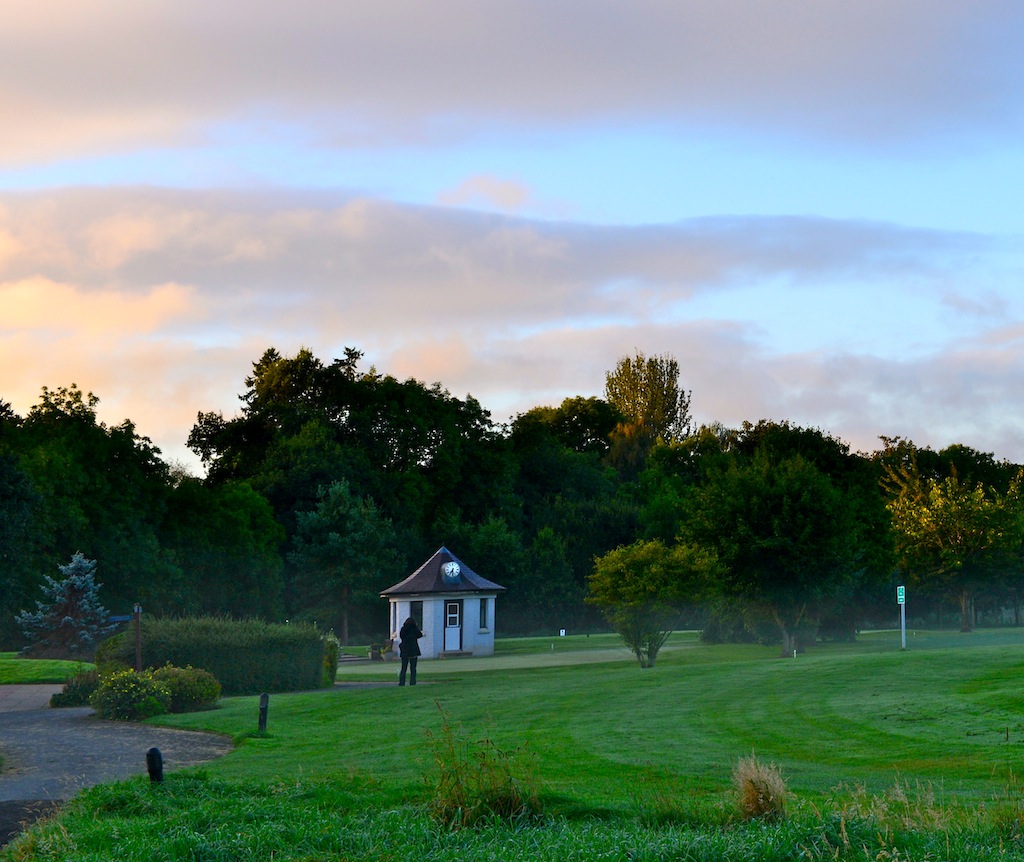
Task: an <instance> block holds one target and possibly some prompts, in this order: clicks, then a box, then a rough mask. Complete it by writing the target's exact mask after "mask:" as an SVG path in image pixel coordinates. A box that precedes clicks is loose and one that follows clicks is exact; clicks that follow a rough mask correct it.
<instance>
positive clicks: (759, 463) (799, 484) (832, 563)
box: [682, 451, 864, 655]
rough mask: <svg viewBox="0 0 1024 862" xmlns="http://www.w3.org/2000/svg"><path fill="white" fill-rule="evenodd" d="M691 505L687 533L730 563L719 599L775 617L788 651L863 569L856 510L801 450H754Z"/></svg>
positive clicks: (754, 614) (712, 480)
mask: <svg viewBox="0 0 1024 862" xmlns="http://www.w3.org/2000/svg"><path fill="white" fill-rule="evenodd" d="M686 505H687V516H686V519H685V523H684V526H683V530H682V535H683V536H684V537H685V538H686V539H688V540H689V541H692V542H695V543H697V544H699V545H701V546H702V547H706V548H709V549H713V550H714V551H715V552H716V553H717V556H718V559H719V561H720V562H721V564H722V567H723V571H722V575H721V577H719V578H718V579H717V580H716V581H715V585H714V589H713V590H712V597H713V598H715V599H717V600H719V601H720V602H724V603H726V604H730V605H733V606H736V607H739V608H741V609H742V610H743V612H744V613H745V614H747V616H748V618H750V619H752V620H754V619H757V618H763V619H769V620H771V621H772V622H774V624H775V625H776V626H777V628H778V631H779V633H780V634H781V637H782V654H783V655H788V654H790V653H791V652H792V651H793V650H794V649H796V648H797V647H798V639H799V634H800V632H801V630H802V629H810V630H811V632H813V631H814V630H816V627H817V625H818V623H819V622H820V620H821V619H822V617H823V616H824V615H825V614H826V613H828V612H829V611H830V610H831V609H832V608H834V607H835V606H836V604H837V603H838V602H840V601H841V600H843V599H844V598H845V597H846V596H847V595H848V594H849V593H850V591H851V590H852V589H853V588H854V586H855V584H856V582H857V577H858V575H859V573H860V572H861V570H862V569H863V565H864V563H863V560H862V557H861V555H860V552H859V549H858V547H857V542H856V538H857V532H856V529H855V523H854V515H855V508H854V507H853V506H851V505H850V501H849V500H848V499H847V498H846V497H845V496H844V494H843V493H842V491H841V490H840V489H839V488H837V487H836V485H835V484H834V483H833V482H832V480H831V479H830V478H829V477H828V476H827V475H826V474H825V473H823V472H822V471H821V470H819V469H818V468H817V467H815V466H814V465H813V464H811V463H810V462H809V461H808V460H807V459H806V458H803V457H801V456H799V455H795V456H791V457H786V458H783V459H781V460H774V459H773V458H772V457H771V456H770V455H769V454H768V453H767V452H765V451H757V452H756V453H755V455H754V457H753V459H752V460H750V461H749V462H746V463H739V462H736V463H733V464H732V465H731V466H729V467H728V468H727V469H723V470H719V471H716V472H715V473H713V474H712V475H711V476H710V477H709V479H708V481H707V482H706V483H704V484H703V485H701V486H700V487H698V488H695V489H694V490H693V491H692V492H691V493H690V494H689V495H688V497H687V503H686Z"/></svg>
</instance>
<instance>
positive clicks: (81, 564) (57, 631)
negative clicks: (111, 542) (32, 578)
mask: <svg viewBox="0 0 1024 862" xmlns="http://www.w3.org/2000/svg"><path fill="white" fill-rule="evenodd" d="M59 568H60V571H61V574H62V575H64V579H63V580H60V581H58V580H56V579H55V578H51V577H47V578H46V584H45V585H44V586H43V593H44V594H45V596H46V598H47V599H48V603H44V602H36V610H35V611H34V612H33V611H22V612H21V613H19V614H18V615H17V617H15V620H16V622H17V623H18V625H19V627H20V628H21V631H22V634H24V635H25V637H26V638H27V639H28V640H29V642H30V643H29V646H27V647H26V648H25V650H24V652H25V653H26V654H28V655H31V656H33V657H37V658H38V657H46V658H65V657H69V656H72V657H78V656H82V655H89V654H91V653H92V651H93V649H94V648H95V646H96V642H97V641H99V640H100V639H101V638H103V637H104V636H106V635H108V634H110V633H111V632H112V631H113V630H114V629H115V628H116V625H111V624H109V623H107V616H108V614H107V609H106V608H105V607H103V605H102V604H100V600H99V590H100V585H99V584H97V583H96V580H95V572H96V561H95V560H87V559H86V558H85V556H84V555H83V554H82V553H81V551H79V552H78V553H76V554H74V556H72V557H71V562H70V563H68V564H67V565H66V566H59Z"/></svg>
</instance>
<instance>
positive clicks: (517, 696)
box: [160, 630, 1024, 805]
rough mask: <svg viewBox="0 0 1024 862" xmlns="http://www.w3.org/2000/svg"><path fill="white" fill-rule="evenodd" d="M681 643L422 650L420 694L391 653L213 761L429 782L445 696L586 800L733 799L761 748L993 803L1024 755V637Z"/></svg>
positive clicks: (824, 785)
mask: <svg viewBox="0 0 1024 862" xmlns="http://www.w3.org/2000/svg"><path fill="white" fill-rule="evenodd" d="M675 637H676V643H675V644H671V642H670V646H669V647H668V648H667V649H666V650H665V651H664V652H663V653H662V655H661V656H660V657H659V660H658V666H657V667H655V668H653V669H651V670H645V671H644V670H640V669H639V667H638V666H637V664H636V662H635V660H633V659H632V657H631V655H630V654H629V653H628V652H627V651H626V650H624V649H622V648H621V647H618V646H616V645H615V642H614V639H612V638H610V637H607V638H605V637H600V638H598V637H595V638H593V639H592V641H593V643H592V644H591V645H590V648H589V649H585V650H580V651H578V652H577V651H573V650H571V649H568V648H564V647H563V644H562V643H560V642H559V640H558V639H556V640H554V641H552V640H551V639H532V641H531V643H530V644H529V645H528V644H517V645H514V647H513V648H512V649H508V650H499V654H498V655H496V656H495V657H494V658H486V659H484V658H482V659H460V660H445V661H430V662H427V661H424V662H422V663H421V675H420V680H421V685H419V686H417V687H416V688H415V689H411V688H406V689H401V688H399V687H398V686H396V685H394V684H393V680H394V676H395V670H396V669H395V666H394V665H393V664H381V663H366V664H362V665H352V666H343V667H342V673H341V675H340V682H339V685H338V686H337V687H336V688H335V689H334V690H332V691H326V692H317V693H310V694H289V695H274V696H273V697H272V698H271V715H270V726H269V730H270V735H269V736H268V737H267V738H265V739H253V738H247V739H244V742H243V743H242V745H241V746H240V748H239V749H238V750H237V751H236V752H235V753H233V754H232V755H230V756H229V757H227V758H225V759H224V760H222V761H219V762H218V763H216V764H213V765H211V767H210V770H211V771H212V772H214V773H216V774H219V775H223V776H225V777H236V776H241V775H248V776H256V777H267V778H271V777H280V776H282V775H289V774H298V773H301V774H304V775H319V774H323V775H336V774H343V773H346V772H348V771H351V770H356V771H359V772H361V773H365V774H368V775H374V776H376V777H378V778H381V779H383V780H386V781H389V782H396V783H399V784H405V785H410V784H416V783H417V781H418V780H419V774H420V772H421V770H422V769H423V757H422V753H423V748H424V740H425V734H426V732H427V731H428V730H431V729H434V728H436V727H437V725H438V721H439V712H438V706H440V707H441V708H443V709H444V710H445V711H446V712H448V713H450V714H451V716H452V717H453V718H454V719H455V720H456V721H458V722H461V723H462V725H463V726H464V727H465V728H466V729H467V730H470V731H472V732H479V733H481V734H482V733H487V734H489V735H490V736H491V737H492V738H493V739H494V740H496V741H497V742H498V743H499V744H501V745H505V746H511V747H514V746H518V745H526V746H528V748H529V749H530V750H531V751H533V752H534V753H535V754H536V756H537V758H538V761H539V763H540V772H541V776H542V778H543V779H544V781H545V784H546V786H547V787H548V788H549V789H550V790H551V791H552V792H554V793H556V794H557V795H558V796H560V797H569V798H572V799H573V800H576V801H577V802H578V803H583V804H594V805H614V804H616V802H623V803H624V802H625V801H626V800H627V799H628V793H627V792H626V789H627V788H628V786H629V784H630V782H631V781H633V780H634V778H635V776H636V774H637V771H638V770H639V769H640V768H641V767H642V766H643V765H644V764H647V763H653V764H657V765H658V766H659V767H663V768H665V769H667V770H669V771H671V772H672V773H675V774H676V775H678V776H679V778H680V780H681V781H683V782H684V783H685V784H686V785H687V786H690V787H692V788H694V789H700V790H707V791H711V792H720V791H722V790H723V789H725V788H726V787H727V785H728V783H729V780H730V770H731V765H732V764H733V763H734V762H735V760H736V759H737V758H738V757H741V756H743V755H746V754H750V753H751V752H756V754H757V755H758V756H759V757H762V758H766V759H769V760H774V761H775V762H777V763H778V764H779V765H780V766H782V768H783V771H784V774H785V775H786V777H787V780H788V782H789V784H790V787H791V789H792V790H793V791H795V792H796V793H798V794H799V793H802V794H812V795H813V794H822V793H825V792H827V791H829V790H830V789H831V788H833V787H834V786H835V785H837V784H840V783H846V784H852V783H857V784H862V785H865V786H866V787H868V788H869V789H883V788H885V787H887V786H889V785H891V784H892V782H893V781H894V780H896V778H897V777H901V778H903V779H908V780H912V781H916V780H921V781H926V782H932V783H933V784H935V785H936V787H938V788H941V790H942V792H943V793H946V794H955V795H960V796H966V797H970V798H977V799H982V798H985V797H987V796H988V795H990V794H991V792H992V790H993V788H994V787H997V786H998V785H999V783H1000V782H1001V781H1004V780H1005V779H1006V777H1007V776H1008V775H1009V773H1010V771H1011V770H1014V769H1016V768H1017V767H1018V765H1019V761H1020V753H1021V750H1022V748H1021V743H1022V742H1024V714H1022V707H1024V695H1022V694H1021V689H1020V681H1021V676H1022V670H1024V634H1021V633H1020V632H1016V631H1010V630H995V631H991V632H979V633H975V634H971V635H960V634H949V633H938V634H927V635H920V636H915V638H914V644H915V646H916V648H915V649H909V650H908V651H906V652H901V651H900V650H899V635H898V633H893V632H882V633H877V634H870V635H865V636H863V638H862V642H861V643H859V644H853V645H839V646H821V647H816V648H814V649H812V650H811V651H809V652H808V653H807V654H805V655H800V656H799V657H798V658H796V659H780V658H777V651H776V650H775V649H774V648H766V647H759V646H735V645H727V646H702V645H700V644H698V643H697V641H696V639H695V637H694V636H692V635H683V636H675ZM562 640H567V639H562ZM552 643H553V644H554V645H555V647H556V648H555V649H554V650H552V649H551V648H550V646H551V644H552ZM568 646H569V644H565V647H568ZM346 683H348V684H352V686H353V687H347V686H346ZM371 683H379V684H380V685H379V687H373V686H371ZM256 703H257V701H256V699H255V698H233V699H228V700H225V701H224V702H223V707H222V708H221V709H219V710H216V711H214V712H210V713H196V714H192V715H184V716H175V717H167V718H164V719H160V721H162V722H163V723H168V724H174V725H175V726H180V727H193V728H204V729H211V730H216V731H219V732H222V733H228V734H231V735H233V736H235V737H237V738H239V739H241V738H243V737H245V736H246V735H247V734H249V733H250V732H251V731H252V730H254V729H255V723H256V714H257V705H256Z"/></svg>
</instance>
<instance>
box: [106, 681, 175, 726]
mask: <svg viewBox="0 0 1024 862" xmlns="http://www.w3.org/2000/svg"><path fill="white" fill-rule="evenodd" d="M89 702H90V703H91V704H92V707H93V709H95V710H96V714H97V715H98V716H99V717H100V718H113V719H121V720H124V721H142V720H143V719H144V718H151V717H152V716H154V715H162V714H163V713H165V712H167V710H168V709H169V708H170V705H171V693H170V691H168V689H167V686H166V684H164V683H163V682H160V681H158V680H155V679H153V674H152V673H150V672H149V671H143V672H142V673H136V672H135V671H133V670H125V671H121V672H120V673H115V674H112V675H111V676H108V677H105V678H103V679H102V680H101V681H100V684H99V688H97V689H96V692H95V694H93V696H92V698H90V700H89Z"/></svg>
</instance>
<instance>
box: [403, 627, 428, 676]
mask: <svg viewBox="0 0 1024 862" xmlns="http://www.w3.org/2000/svg"><path fill="white" fill-rule="evenodd" d="M421 637H423V632H421V631H420V627H419V626H418V625H416V620H414V619H413V618H412V617H409V618H408V619H407V620H406V621H405V622H404V623H402V629H401V631H399V633H398V638H399V641H400V642H399V645H398V654H399V655H400V656H401V657H402V671H401V673H399V674H398V684H399V685H405V671H406V669H407V668H408V670H409V685H416V660H417V659H418V658H419V657H420V638H421Z"/></svg>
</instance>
